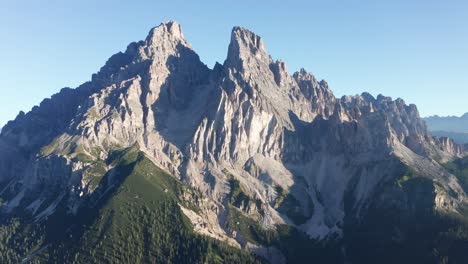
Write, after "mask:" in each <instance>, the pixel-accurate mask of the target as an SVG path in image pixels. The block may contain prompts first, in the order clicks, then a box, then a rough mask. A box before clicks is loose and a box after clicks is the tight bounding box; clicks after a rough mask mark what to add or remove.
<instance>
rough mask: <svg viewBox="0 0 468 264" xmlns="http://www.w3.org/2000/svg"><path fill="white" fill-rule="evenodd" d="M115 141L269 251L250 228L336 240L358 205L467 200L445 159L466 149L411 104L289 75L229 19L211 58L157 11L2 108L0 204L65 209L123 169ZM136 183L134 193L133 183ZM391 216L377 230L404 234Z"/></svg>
mask: <svg viewBox="0 0 468 264" xmlns="http://www.w3.org/2000/svg"><path fill="white" fill-rule="evenodd" d="M123 153H128V154H129V155H127V156H131V157H133V159H136V160H137V161H138V162H143V161H144V163H145V164H146V165H150V166H144V167H141V166H142V164H140V165H138V164H139V163H138V164H136V163H133V166H137V167H136V168H137V169H138V172H139V173H140V172H141V174H143V175H140V176H142V177H141V178H142V179H143V178H145V179H148V180H150V179H155V178H154V176H155V175H154V174H153V173H154V171H155V170H154V168H155V167H159V168H161V169H162V170H164V171H165V172H167V173H169V174H170V175H172V176H174V178H175V179H173V180H174V181H175V180H176V179H177V181H178V180H180V181H183V182H184V183H185V184H187V185H189V186H190V187H193V189H195V190H197V191H196V192H194V193H193V195H195V196H196V197H194V196H193V195H190V194H187V193H184V190H185V191H187V190H189V189H186V188H181V189H180V190H179V188H178V191H177V192H174V193H171V191H170V190H169V192H170V195H173V196H174V197H173V198H176V196H180V197H178V198H177V199H179V198H180V199H181V200H183V201H188V202H189V203H190V204H191V205H190V206H187V207H184V203H178V204H179V205H176V206H181V207H182V210H183V212H184V214H185V215H186V216H187V217H188V218H189V219H190V221H191V222H192V224H193V228H194V229H195V231H196V232H198V233H201V234H204V235H208V236H211V237H213V238H216V239H219V240H223V241H228V242H229V243H230V244H231V245H235V246H238V247H242V248H245V249H249V250H252V251H255V252H258V254H263V255H264V256H265V257H266V258H269V259H271V258H272V254H276V255H275V257H277V256H278V255H279V256H280V257H278V259H281V256H282V253H281V252H280V250H279V249H277V248H274V247H273V246H271V247H267V246H266V245H277V243H276V242H274V241H273V242H272V241H268V242H266V243H263V242H265V241H260V242H259V241H257V240H256V239H257V238H261V237H263V235H262V234H266V233H263V232H262V230H263V228H269V229H270V230H271V229H274V228H275V227H276V226H280V225H281V226H284V225H287V226H289V227H290V228H291V229H294V230H296V231H297V233H305V234H307V235H308V236H310V237H313V238H316V239H323V238H331V237H333V238H338V239H341V238H343V236H347V235H348V234H349V231H350V229H349V228H350V227H351V234H353V233H352V232H353V231H354V230H356V229H354V228H355V227H360V226H359V225H360V223H362V221H365V220H369V219H371V220H372V219H374V218H369V219H366V218H365V217H366V212H367V210H368V209H369V208H372V209H375V208H379V207H383V208H391V210H386V211H387V212H388V211H392V212H397V213H396V214H397V215H399V216H400V215H402V214H400V212H401V211H403V212H406V211H405V210H407V208H419V207H422V208H424V210H425V211H431V210H435V211H437V212H448V213H450V214H459V212H461V210H459V208H462V206H465V200H466V193H465V191H464V188H463V187H462V186H463V183H462V182H461V181H459V180H458V179H457V178H456V177H455V176H454V175H453V174H452V173H451V172H450V171H448V170H446V169H445V168H444V167H443V163H445V162H447V161H451V160H453V159H455V158H461V157H463V156H464V155H465V150H464V149H463V148H462V147H461V146H459V145H457V144H454V143H453V142H452V141H451V140H449V139H442V140H440V139H437V138H433V137H432V136H431V135H430V133H429V132H428V131H427V128H426V127H425V125H424V122H423V121H422V120H421V118H420V117H419V114H418V112H417V109H416V107H415V106H414V105H406V104H405V102H404V101H403V100H401V99H397V100H394V101H393V100H392V99H391V98H389V97H384V96H381V95H379V96H377V98H374V97H373V96H371V95H370V94H368V93H363V94H362V95H355V96H344V97H342V98H336V97H335V96H334V95H333V92H332V90H331V89H330V87H329V85H328V84H327V83H326V82H325V81H323V80H322V81H318V80H317V79H316V78H315V77H314V76H313V75H312V74H311V73H309V72H307V71H306V70H305V69H301V70H300V71H299V72H296V73H294V74H293V75H292V76H291V75H290V74H289V73H288V71H287V68H286V64H285V63H284V62H282V61H274V60H273V59H272V58H271V57H270V56H269V55H268V53H267V51H266V48H265V44H264V43H263V41H262V39H261V38H260V37H259V36H258V35H256V34H254V33H252V32H251V31H249V30H247V29H244V28H242V27H234V29H233V30H232V33H231V42H230V44H229V47H228V54H227V59H226V61H225V63H224V65H220V64H216V66H215V68H214V69H209V68H208V67H207V66H206V65H205V64H203V63H202V62H201V61H200V58H199V57H198V55H197V54H196V53H195V51H194V50H193V49H192V48H191V46H190V44H189V43H188V41H186V40H185V39H184V36H183V33H182V30H181V27H180V25H179V24H178V23H176V22H174V21H168V22H165V23H162V24H161V25H159V26H157V27H155V28H153V29H151V31H150V33H149V35H148V37H147V38H146V39H145V40H143V41H139V42H135V43H132V44H130V45H129V46H128V48H127V50H126V51H125V52H119V53H117V54H115V55H114V56H112V57H111V58H109V60H108V61H107V62H106V64H105V65H104V66H103V67H102V68H101V70H100V71H99V72H98V73H97V74H95V75H94V76H93V78H92V80H91V81H90V82H87V83H85V84H83V85H82V86H80V87H79V88H77V89H63V90H62V91H61V92H60V93H58V94H56V95H54V96H52V98H50V99H46V100H44V101H43V102H42V103H41V104H40V106H37V107H35V108H34V109H33V110H32V111H30V112H29V113H26V114H24V113H22V114H21V115H19V116H18V117H17V118H16V120H15V121H11V122H9V123H8V124H7V125H6V126H5V127H4V128H3V131H2V133H1V134H0V214H3V215H9V214H11V213H12V212H15V210H22V211H21V215H23V214H26V215H28V214H29V219H36V220H37V221H38V222H39V221H48V220H47V218H48V216H56V214H57V212H60V213H63V214H66V215H67V217H69V218H72V219H73V218H78V217H79V214H80V212H82V211H80V210H82V209H83V208H89V206H91V207H92V206H93V205H94V204H95V203H94V202H95V200H94V199H101V198H99V197H101V195H100V191H102V192H104V193H107V190H108V188H107V187H108V186H118V185H119V184H120V183H119V181H118V178H119V176H118V175H119V171H118V169H119V167H118V166H116V165H118V164H119V163H121V165H125V164H126V165H125V167H126V168H127V165H129V163H128V160H126V159H124V158H123V157H125V156H126V155H122V154H123ZM132 153H133V154H132ZM136 153H138V155H136ZM119 157H120V158H119ZM143 158H144V159H143ZM131 160H132V159H131ZM127 169H128V168H127ZM405 173H407V174H405ZM413 178H414V179H416V178H417V180H416V181H414V182H413ZM407 182H409V183H410V184H408V185H407ZM421 182H422V183H421ZM159 184H164V183H163V182H160V181H159V180H158V181H156V182H155V186H156V187H158V188H159V187H160V186H159ZM415 185H416V187H415ZM106 186H107V187H106ZM421 186H422V187H424V188H426V189H424V190H419V189H418V188H420V187H421ZM413 187H414V188H416V189H413ZM422 187H421V188H422ZM160 189H161V188H160ZM164 189H166V188H164ZM164 189H161V195H162V197H164V196H165V195H169V194H166V191H165V190H164ZM168 189H170V188H168ZM467 189H468V188H467ZM133 191H135V192H136V193H135V194H136V195H134V194H132V196H128V197H130V198H131V200H132V201H133V200H135V201H136V200H140V198H143V197H142V196H140V195H139V194H137V193H139V191H140V190H138V188H136V189H135V190H133ZM96 192H97V193H96ZM421 194H427V196H425V197H419V195H421ZM414 197H416V198H417V199H415V200H417V201H416V202H418V201H420V199H427V200H428V202H425V203H423V204H413V198H414ZM128 202H129V203H128V206H130V207H131V203H130V202H131V201H128ZM126 204H127V203H126ZM148 206H149V207H148V208H149V209H148V211H151V210H152V208H151V206H152V205H151V204H148ZM463 210H465V209H463ZM139 212H141V213H142V212H144V211H142V210H139ZM131 214H132V213H130V214H129V215H131ZM18 215H20V214H18ZM375 215H376V216H377V217H381V216H384V217H385V216H386V215H385V214H381V213H377V214H375ZM50 218H52V219H54V217H50ZM422 218H424V217H422ZM243 219H244V220H243ZM245 219H247V220H245ZM0 220H1V218H0ZM374 220H375V219H374ZM378 220H379V221H380V220H385V219H381V218H378ZM243 221H247V222H243ZM394 222H398V221H394ZM0 223H1V222H0ZM233 223H234V224H233ZM246 223H247V224H246ZM80 226H81V225H80ZM371 226H372V227H375V226H378V225H375V223H374V224H373V225H371ZM123 228H124V229H125V228H126V227H123ZM252 228H259V230H256V231H255V233H249V232H253V231H252ZM65 230H66V227H65ZM357 230H358V229H357ZM394 230H397V231H398V232H400V231H399V230H400V229H398V228H393V227H392V228H391V231H390V232H389V235H388V236H385V237H388V238H389V239H390V238H393V237H402V235H401V234H400V233H395V234H393V233H391V232H394ZM257 231H259V232H258V233H257ZM296 231H294V232H292V233H296ZM365 231H366V230H365ZM404 231H405V230H403V231H402V232H404ZM64 232H65V231H64ZM245 232H248V233H245ZM288 233H289V232H288ZM355 233H363V234H366V233H371V234H374V233H378V232H372V230H371V232H355ZM272 234H273V233H272ZM405 235H406V233H405ZM301 236H302V235H301ZM135 237H140V236H135ZM141 237H144V235H141ZM268 237H269V235H268ZM304 237H306V236H304ZM371 239H375V238H371ZM364 240H365V239H364ZM290 241H294V240H293V239H291V240H290ZM351 241H352V240H351ZM345 242H346V243H348V242H347V241H345ZM371 242H374V241H373V240H372V241H371ZM392 243H393V242H392ZM37 248H39V247H37ZM50 248H52V249H53V248H54V245H51V246H50ZM347 250H348V249H346V253H348V251H347ZM351 250H352V249H351ZM339 251H340V252H342V251H344V250H342V248H341V249H340V250H339ZM51 252H53V251H51ZM287 252H295V251H294V250H292V251H291V250H286V251H284V252H283V253H285V254H287ZM51 254H52V253H51ZM80 254H81V253H80ZM103 257H105V255H103ZM287 257H288V256H286V258H287ZM309 259H310V258H309ZM0 262H1V261H0ZM302 262H303V261H302ZM355 263H361V262H359V261H356V262H355Z"/></svg>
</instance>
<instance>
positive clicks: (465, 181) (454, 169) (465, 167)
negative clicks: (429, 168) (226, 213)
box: [443, 157, 468, 193]
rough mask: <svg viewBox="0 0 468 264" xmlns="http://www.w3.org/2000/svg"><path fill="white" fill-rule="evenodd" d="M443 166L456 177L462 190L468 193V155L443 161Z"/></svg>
mask: <svg viewBox="0 0 468 264" xmlns="http://www.w3.org/2000/svg"><path fill="white" fill-rule="evenodd" d="M443 166H444V167H445V169H447V170H448V171H449V172H450V173H452V174H453V175H455V176H456V177H457V178H458V180H459V181H460V184H461V186H462V188H463V190H464V191H465V192H467V193H468V157H464V158H462V159H457V160H454V161H451V162H448V163H445V164H443Z"/></svg>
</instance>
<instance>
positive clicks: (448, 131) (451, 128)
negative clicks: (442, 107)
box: [424, 113, 468, 144]
mask: <svg viewBox="0 0 468 264" xmlns="http://www.w3.org/2000/svg"><path fill="white" fill-rule="evenodd" d="M424 121H426V124H427V126H428V128H429V130H430V131H431V132H432V134H433V135H435V136H438V137H449V138H452V139H453V140H455V142H457V143H458V144H467V143H468V113H466V114H464V115H463V116H461V117H457V116H447V117H441V116H430V117H426V118H424Z"/></svg>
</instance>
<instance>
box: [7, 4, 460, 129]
mask: <svg viewBox="0 0 468 264" xmlns="http://www.w3.org/2000/svg"><path fill="white" fill-rule="evenodd" d="M166 20H176V21H178V22H179V23H181V24H182V27H183V31H184V34H185V37H186V38H187V39H188V40H189V41H190V42H191V43H192V45H193V47H194V49H195V51H196V52H197V53H198V54H199V55H200V57H201V59H202V60H203V61H204V62H205V63H206V64H207V65H208V66H210V67H212V66H213V64H214V63H215V62H216V61H219V62H223V61H224V59H225V57H226V53H227V46H228V42H229V36H230V31H231V28H232V27H233V26H236V25H239V26H243V27H246V28H249V29H250V30H252V31H254V32H256V33H257V34H259V35H260V36H262V37H263V39H264V41H265V43H266V47H267V49H268V51H269V53H270V54H271V55H272V56H273V57H274V58H275V59H282V60H284V61H285V62H286V64H287V66H288V69H289V71H290V72H294V71H296V70H298V69H300V68H301V67H304V68H306V69H307V70H309V71H311V72H312V73H314V75H315V76H316V77H317V78H319V79H326V80H327V81H328V82H329V84H330V85H331V87H332V89H333V91H334V93H335V95H337V96H341V95H344V94H360V93H361V92H363V91H368V92H370V93H372V94H374V95H377V94H380V93H381V94H385V95H389V96H392V97H394V98H396V97H402V98H403V99H405V101H406V102H407V103H415V104H417V105H418V108H419V110H420V113H421V115H422V116H427V115H433V114H439V115H461V114H462V113H464V112H468V103H467V101H468V1H450V0H446V1H440V0H439V1H433V0H424V1H418V0H413V1H408V0H404V1H403V0H392V1H390V0H389V1H370V0H369V1H353V0H346V1H345V0H341V1H338V0H327V1H325V0H323V1H294V0H289V1H274V0H270V1H261V0H259V1H243V0H236V1H233V0H232V1H223V0H217V1H179V0H170V1H169V0H167V1H137V0H135V1H130V0H114V1H110V0H100V1H96V0H81V1H71V0H69V1H68V0H48V1H41V0H30V1H23V0H2V3H1V4H0V35H1V40H2V41H0V59H1V63H0V91H1V97H0V126H1V125H3V124H5V123H6V122H7V121H8V120H10V119H13V118H14V117H15V116H16V114H17V113H18V112H19V111H20V110H23V111H29V110H30V109H31V108H32V106H34V105H36V104H38V103H40V101H41V100H42V99H43V98H45V97H50V96H51V95H52V94H53V93H56V92H58V91H59V90H60V88H62V87H76V86H78V85H79V84H81V83H83V82H85V81H87V80H89V79H90V77H91V74H92V73H94V72H96V71H97V70H98V69H99V68H100V67H101V66H102V65H103V64H104V63H105V61H106V60H107V58H108V57H110V56H111V55H112V54H114V53H116V52H118V51H122V50H125V47H126V46H127V44H128V43H130V42H132V41H138V40H141V39H144V38H145V37H146V34H147V33H148V31H149V30H150V28H152V27H154V26H156V25H158V24H160V23H161V22H162V21H166Z"/></svg>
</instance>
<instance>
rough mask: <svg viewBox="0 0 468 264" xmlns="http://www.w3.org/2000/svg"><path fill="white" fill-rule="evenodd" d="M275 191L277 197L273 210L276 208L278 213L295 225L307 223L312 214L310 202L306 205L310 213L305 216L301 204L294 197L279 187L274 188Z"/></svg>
mask: <svg viewBox="0 0 468 264" xmlns="http://www.w3.org/2000/svg"><path fill="white" fill-rule="evenodd" d="M275 190H276V193H277V195H278V196H277V198H276V201H275V205H274V208H276V209H277V210H278V211H279V212H280V213H283V214H285V215H286V216H288V217H289V219H291V220H292V221H293V222H294V224H296V225H301V224H304V223H305V222H307V220H308V219H309V218H310V217H311V216H312V212H313V203H312V201H309V203H308V204H309V206H310V208H309V211H310V213H309V214H308V215H306V214H305V213H304V210H303V208H302V205H301V203H300V202H299V200H297V199H296V197H294V195H292V194H290V193H289V192H288V191H286V190H284V189H283V188H282V187H281V186H276V187H275Z"/></svg>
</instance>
